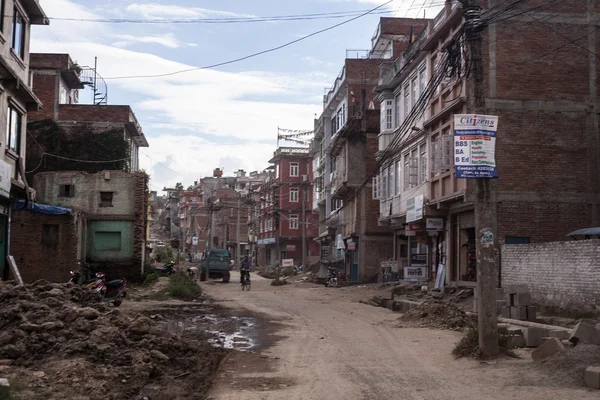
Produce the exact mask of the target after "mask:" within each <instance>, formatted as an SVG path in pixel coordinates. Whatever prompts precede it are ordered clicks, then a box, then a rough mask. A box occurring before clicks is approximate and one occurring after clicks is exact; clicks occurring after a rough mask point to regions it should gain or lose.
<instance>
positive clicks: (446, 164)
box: [431, 129, 453, 176]
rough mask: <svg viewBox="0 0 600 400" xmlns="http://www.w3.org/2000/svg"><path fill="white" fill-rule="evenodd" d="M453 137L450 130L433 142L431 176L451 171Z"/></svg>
mask: <svg viewBox="0 0 600 400" xmlns="http://www.w3.org/2000/svg"><path fill="white" fill-rule="evenodd" d="M452 145H453V142H452V135H450V130H449V129H446V130H445V131H444V132H442V134H441V135H440V136H439V137H438V138H437V139H436V140H435V141H434V142H433V149H432V156H431V160H432V164H433V165H432V171H431V176H436V175H439V174H441V173H444V172H446V171H449V170H450V162H451V161H450V157H451V156H452Z"/></svg>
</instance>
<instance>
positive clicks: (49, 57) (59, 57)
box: [29, 53, 70, 69]
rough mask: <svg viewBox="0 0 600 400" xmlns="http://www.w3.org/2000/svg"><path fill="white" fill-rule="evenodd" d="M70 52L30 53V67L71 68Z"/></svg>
mask: <svg viewBox="0 0 600 400" xmlns="http://www.w3.org/2000/svg"><path fill="white" fill-rule="evenodd" d="M69 67H70V65H69V55H68V54H54V53H30V54H29V68H31V69H67V68H69Z"/></svg>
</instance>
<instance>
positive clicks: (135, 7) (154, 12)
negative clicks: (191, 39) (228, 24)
mask: <svg viewBox="0 0 600 400" xmlns="http://www.w3.org/2000/svg"><path fill="white" fill-rule="evenodd" d="M125 10H126V11H127V12H129V13H132V14H137V15H141V16H142V17H144V18H148V19H164V18H211V17H213V18H214V17H225V18H227V17H231V18H238V17H253V15H248V14H238V13H234V12H229V11H221V10H211V9H206V8H199V7H183V6H177V5H166V4H157V3H134V4H130V5H128V6H127V8H126V9H125Z"/></svg>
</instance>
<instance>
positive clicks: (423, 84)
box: [419, 68, 427, 95]
mask: <svg viewBox="0 0 600 400" xmlns="http://www.w3.org/2000/svg"><path fill="white" fill-rule="evenodd" d="M419 83H420V85H421V88H420V89H421V95H423V93H425V87H426V86H427V70H426V69H425V68H423V69H422V70H421V71H419Z"/></svg>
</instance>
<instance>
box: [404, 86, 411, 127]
mask: <svg viewBox="0 0 600 400" xmlns="http://www.w3.org/2000/svg"><path fill="white" fill-rule="evenodd" d="M408 114H410V85H406V86H404V119H406V118H408Z"/></svg>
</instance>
